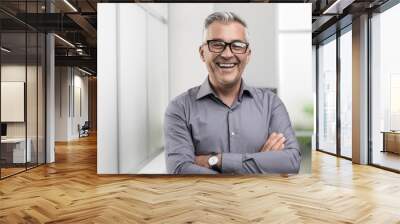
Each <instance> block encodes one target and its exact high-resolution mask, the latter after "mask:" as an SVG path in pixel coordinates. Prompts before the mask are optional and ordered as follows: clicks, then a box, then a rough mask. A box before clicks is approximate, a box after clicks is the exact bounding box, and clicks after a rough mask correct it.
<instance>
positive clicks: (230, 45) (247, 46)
mask: <svg viewBox="0 0 400 224" xmlns="http://www.w3.org/2000/svg"><path fill="white" fill-rule="evenodd" d="M211 41H220V42H223V43H224V44H225V47H224V49H222V51H221V52H215V51H212V50H211V49H210V42H211ZM235 42H240V43H243V44H246V49H245V51H244V52H243V53H235V52H233V50H232V43H235ZM204 44H207V47H208V50H209V51H210V52H213V53H217V54H220V53H222V52H224V51H225V49H226V47H227V46H228V45H229V49H230V50H231V52H232V54H246V52H247V50H248V49H249V45H250V43H246V42H243V41H241V40H234V41H232V42H225V41H223V40H221V39H211V40H207V41H206V43H204Z"/></svg>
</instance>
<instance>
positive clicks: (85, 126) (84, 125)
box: [82, 121, 90, 128]
mask: <svg viewBox="0 0 400 224" xmlns="http://www.w3.org/2000/svg"><path fill="white" fill-rule="evenodd" d="M89 127H90V126H89V121H85V123H84V124H83V126H82V128H89Z"/></svg>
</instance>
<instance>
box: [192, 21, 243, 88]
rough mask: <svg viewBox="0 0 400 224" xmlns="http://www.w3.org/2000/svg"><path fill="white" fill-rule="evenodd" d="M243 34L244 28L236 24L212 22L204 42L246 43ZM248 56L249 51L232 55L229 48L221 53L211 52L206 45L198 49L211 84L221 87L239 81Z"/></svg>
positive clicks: (232, 84) (229, 85) (230, 85)
mask: <svg viewBox="0 0 400 224" xmlns="http://www.w3.org/2000/svg"><path fill="white" fill-rule="evenodd" d="M245 32H246V31H245V27H244V26H243V25H242V24H240V23H238V22H231V23H221V22H213V23H212V24H210V26H209V27H208V32H207V37H206V40H222V41H224V42H227V43H231V42H232V41H241V42H247V40H246V39H245V37H246V35H245ZM232 48H233V47H232ZM250 54H251V51H250V49H247V51H246V52H245V53H243V54H237V53H233V52H232V51H231V49H230V48H229V46H226V48H225V49H224V51H223V52H221V53H214V52H211V51H210V50H209V48H208V46H207V44H203V45H202V46H201V47H200V56H201V58H202V60H203V61H204V63H205V64H206V66H207V70H208V72H209V75H210V79H211V82H213V83H215V84H218V85H219V86H223V87H232V86H234V85H235V84H237V83H238V82H239V81H240V79H241V77H242V73H243V71H244V68H245V67H246V65H247V63H248V62H249V59H250Z"/></svg>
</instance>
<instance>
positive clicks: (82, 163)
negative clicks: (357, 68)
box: [0, 137, 400, 224]
mask: <svg viewBox="0 0 400 224" xmlns="http://www.w3.org/2000/svg"><path fill="white" fill-rule="evenodd" d="M56 159H57V160H56V163H55V164H50V165H46V166H41V167H39V168H36V169H33V170H30V171H28V172H26V173H22V174H19V175H16V176H13V177H10V178H8V179H5V180H2V181H0V223H43V222H48V223H374V224H376V223H385V224H386V223H400V175H399V174H395V173H391V172H387V171H384V170H380V169H377V168H374V167H369V166H360V165H352V164H351V162H350V161H347V160H343V159H338V158H335V157H333V156H330V155H326V154H323V153H319V152H314V153H313V173H312V175H298V176H291V177H288V178H287V177H281V176H235V177H233V176H224V177H199V176H191V177H171V176H163V177H160V176H158V177H153V176H98V175H97V174H96V139H95V137H90V138H84V139H82V140H80V141H75V142H70V143H64V144H57V147H56Z"/></svg>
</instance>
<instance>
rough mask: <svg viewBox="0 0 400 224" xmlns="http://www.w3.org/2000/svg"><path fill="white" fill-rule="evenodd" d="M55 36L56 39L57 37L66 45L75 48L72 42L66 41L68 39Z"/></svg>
mask: <svg viewBox="0 0 400 224" xmlns="http://www.w3.org/2000/svg"><path fill="white" fill-rule="evenodd" d="M54 36H55V37H57V38H58V39H59V40H61V41H62V42H64V43H66V44H67V45H69V46H70V47H73V48H75V45H73V44H72V43H71V42H69V41H68V40H66V39H64V38H62V37H60V36H59V35H57V34H54Z"/></svg>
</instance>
